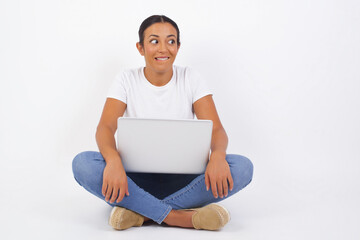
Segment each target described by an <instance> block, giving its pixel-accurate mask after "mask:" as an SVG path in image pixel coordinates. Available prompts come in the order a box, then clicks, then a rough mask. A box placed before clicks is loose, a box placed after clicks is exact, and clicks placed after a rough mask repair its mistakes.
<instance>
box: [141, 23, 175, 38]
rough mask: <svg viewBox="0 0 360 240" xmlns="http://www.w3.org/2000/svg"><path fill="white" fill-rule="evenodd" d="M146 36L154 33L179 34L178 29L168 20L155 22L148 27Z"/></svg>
mask: <svg viewBox="0 0 360 240" xmlns="http://www.w3.org/2000/svg"><path fill="white" fill-rule="evenodd" d="M144 34H145V37H147V36H150V35H152V34H154V35H158V36H162V35H164V36H168V35H175V36H177V32H176V29H175V28H174V27H173V25H171V24H170V23H168V22H165V23H154V24H153V25H151V26H150V27H148V28H147V29H146V30H145V32H144Z"/></svg>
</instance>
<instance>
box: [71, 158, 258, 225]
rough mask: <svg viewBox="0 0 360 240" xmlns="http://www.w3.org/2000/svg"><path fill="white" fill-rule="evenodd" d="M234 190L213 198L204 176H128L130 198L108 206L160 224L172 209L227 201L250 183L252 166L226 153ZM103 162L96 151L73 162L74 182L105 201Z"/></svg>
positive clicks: (140, 174) (247, 161) (244, 159)
mask: <svg viewBox="0 0 360 240" xmlns="http://www.w3.org/2000/svg"><path fill="white" fill-rule="evenodd" d="M226 161H227V162H228V163H229V166H230V171H231V175H232V178H233V180H234V188H233V190H232V191H229V194H228V196H227V197H224V198H220V197H218V198H215V197H214V196H213V194H212V192H211V189H210V190H209V191H206V186H205V175H204V174H200V175H194V174H151V173H127V181H128V190H129V193H130V195H129V196H126V195H125V197H124V198H123V200H122V201H121V202H119V203H116V202H114V203H112V204H111V203H108V204H110V205H111V206H120V207H124V208H127V209H130V210H132V211H134V212H137V213H139V214H141V215H143V216H145V217H148V218H150V219H152V220H154V221H155V222H157V223H159V224H160V223H161V222H162V221H163V220H164V219H165V218H166V216H167V215H168V214H169V212H170V211H171V210H172V209H188V208H195V207H201V206H205V205H207V204H209V203H214V202H218V201H221V200H223V199H225V198H228V197H230V196H232V195H233V194H235V193H236V192H238V191H240V190H241V189H242V188H244V187H245V186H246V185H248V184H249V183H250V182H251V180H252V175H253V164H252V163H251V161H250V160H249V159H248V158H246V157H243V156H240V155H235V154H227V155H226ZM105 165H106V162H105V160H104V158H103V156H102V155H101V153H99V152H90V151H89V152H82V153H80V154H78V155H77V156H76V157H75V158H74V160H73V163H72V169H73V173H74V177H75V180H76V181H77V182H78V183H79V184H80V185H81V186H83V187H84V188H85V189H86V190H87V191H89V192H90V193H92V194H94V195H95V196H97V197H99V198H101V199H103V200H105V197H104V196H103V195H102V193H101V189H102V183H103V171H104V168H105Z"/></svg>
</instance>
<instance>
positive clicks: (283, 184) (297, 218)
mask: <svg viewBox="0 0 360 240" xmlns="http://www.w3.org/2000/svg"><path fill="white" fill-rule="evenodd" d="M69 163H70V162H69ZM255 166H256V165H255ZM29 167H30V164H29V166H24V165H22V166H20V165H18V166H16V164H13V165H12V167H9V166H8V167H5V168H2V170H1V171H2V174H1V178H0V179H1V182H2V183H3V184H2V189H1V192H2V197H1V200H0V201H1V206H0V208H1V209H0V210H1V225H0V226H1V232H0V238H1V239H22V238H24V239H25V238H26V239H144V238H150V239H169V238H170V239H186V238H187V239H259V240H260V239H277V240H279V239H347V240H349V239H360V230H359V228H358V226H359V225H360V221H359V220H360V218H359V214H360V210H359V209H360V208H359V206H358V203H359V200H360V198H359V188H357V189H351V184H348V187H346V186H344V185H341V184H338V185H335V186H334V185H331V184H328V185H324V186H323V185H321V184H320V185H319V184H308V186H313V187H312V188H309V187H306V186H301V185H302V184H300V183H299V182H295V180H294V179H293V180H291V178H289V179H290V180H288V181H281V179H279V178H276V177H274V178H273V179H270V178H269V179H265V178H264V177H262V175H261V174H260V173H261V171H262V170H261V167H258V169H259V170H258V171H255V174H254V180H253V182H252V183H251V184H250V185H249V186H248V187H247V188H245V189H243V190H242V191H240V192H239V193H238V194H237V195H235V196H233V197H232V198H229V199H227V200H225V201H223V202H222V204H223V205H224V206H225V207H227V208H228V209H229V211H230V213H231V217H232V218H231V221H230V222H229V223H228V225H226V226H225V227H224V228H223V229H222V230H221V231H217V232H210V231H198V230H191V229H180V228H171V227H167V226H159V225H156V224H150V225H146V226H143V227H140V228H131V229H128V230H125V231H115V230H113V229H112V228H111V227H110V226H109V225H108V223H107V221H108V216H109V213H110V211H111V208H110V206H108V205H107V204H105V203H104V202H102V201H101V200H99V199H97V198H96V197H94V196H92V195H90V194H89V193H88V192H86V191H85V190H84V189H82V188H81V187H80V186H78V185H77V183H76V182H75V180H73V178H72V172H71V167H70V165H67V166H56V167H55V166H51V165H50V164H49V165H48V166H46V164H45V165H44V166H43V169H39V170H37V171H35V172H34V169H35V168H31V167H30V168H29ZM255 169H256V168H255ZM30 170H31V171H30ZM45 172H47V173H46V174H45ZM12 177H13V178H12ZM345 180H349V179H345ZM344 182H345V181H344ZM330 183H331V182H330ZM303 184H305V185H306V184H307V183H306V182H303ZM355 185H358V184H355ZM352 186H354V185H352ZM3 194H4V195H3Z"/></svg>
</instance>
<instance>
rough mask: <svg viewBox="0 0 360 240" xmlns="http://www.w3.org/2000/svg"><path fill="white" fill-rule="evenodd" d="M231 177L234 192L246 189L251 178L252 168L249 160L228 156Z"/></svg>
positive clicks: (232, 155)
mask: <svg viewBox="0 0 360 240" xmlns="http://www.w3.org/2000/svg"><path fill="white" fill-rule="evenodd" d="M227 160H228V162H229V166H230V171H231V175H232V178H233V181H234V189H233V190H234V191H236V192H237V191H239V190H241V189H242V188H244V187H246V186H247V185H248V184H249V183H250V182H251V181H252V178H253V172H254V166H253V164H252V162H251V161H250V159H248V158H247V157H244V156H241V155H235V154H228V155H227Z"/></svg>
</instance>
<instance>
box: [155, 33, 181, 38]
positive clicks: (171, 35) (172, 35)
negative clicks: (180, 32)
mask: <svg viewBox="0 0 360 240" xmlns="http://www.w3.org/2000/svg"><path fill="white" fill-rule="evenodd" d="M150 37H159V35H155V34H151V35H150V36H149V37H148V38H150ZM169 37H176V36H175V35H174V34H170V35H167V38H169Z"/></svg>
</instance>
